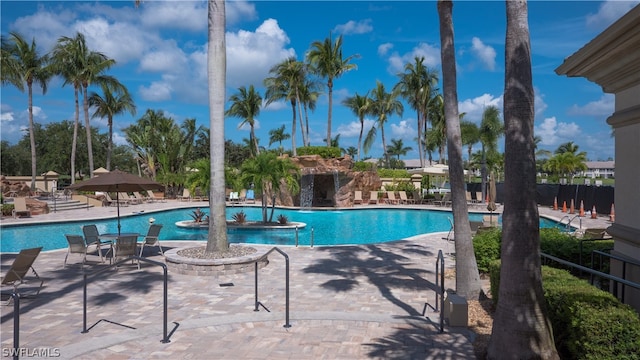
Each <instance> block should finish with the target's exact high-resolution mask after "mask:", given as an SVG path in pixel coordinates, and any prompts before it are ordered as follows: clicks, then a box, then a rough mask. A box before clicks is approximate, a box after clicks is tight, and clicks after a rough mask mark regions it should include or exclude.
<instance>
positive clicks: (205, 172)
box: [185, 158, 211, 199]
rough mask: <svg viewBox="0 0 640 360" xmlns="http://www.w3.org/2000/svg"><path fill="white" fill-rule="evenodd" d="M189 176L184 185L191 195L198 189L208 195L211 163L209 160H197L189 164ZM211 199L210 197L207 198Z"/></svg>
mask: <svg viewBox="0 0 640 360" xmlns="http://www.w3.org/2000/svg"><path fill="white" fill-rule="evenodd" d="M189 169H191V171H189V174H188V175H187V179H186V182H185V185H186V186H187V188H188V189H189V191H191V193H192V194H195V193H196V189H198V188H199V189H200V190H202V191H204V192H205V193H207V194H209V192H210V190H211V161H210V160H209V159H204V158H203V159H198V160H196V161H194V162H192V163H190V164H189ZM207 197H208V198H209V199H211V197H210V195H209V196H207Z"/></svg>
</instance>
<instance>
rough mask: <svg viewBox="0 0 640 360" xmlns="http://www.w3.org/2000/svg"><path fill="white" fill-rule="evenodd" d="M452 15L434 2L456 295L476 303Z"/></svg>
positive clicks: (441, 3)
mask: <svg viewBox="0 0 640 360" xmlns="http://www.w3.org/2000/svg"><path fill="white" fill-rule="evenodd" d="M452 12H453V3H452V2H451V1H442V0H440V1H438V16H439V18H440V44H441V59H442V61H441V62H442V80H443V90H444V114H445V118H446V133H447V150H448V154H449V181H450V182H451V200H452V211H453V224H454V234H455V235H454V236H455V239H456V241H455V247H456V292H457V293H458V294H460V295H462V296H464V297H466V298H468V299H477V298H478V297H479V295H480V291H481V290H482V284H481V283H480V273H479V272H478V265H477V263H476V258H475V254H474V250H473V242H472V239H471V226H470V225H469V213H468V211H467V210H468V209H467V200H466V196H465V194H466V189H465V184H464V168H463V166H462V140H461V137H460V116H459V114H458V90H457V85H456V59H455V47H454V37H453V19H452V18H453V14H452Z"/></svg>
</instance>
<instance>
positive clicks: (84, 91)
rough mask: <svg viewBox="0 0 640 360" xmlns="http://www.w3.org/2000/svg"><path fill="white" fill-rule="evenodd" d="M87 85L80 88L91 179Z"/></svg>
mask: <svg viewBox="0 0 640 360" xmlns="http://www.w3.org/2000/svg"><path fill="white" fill-rule="evenodd" d="M88 87H89V86H88V85H83V86H82V108H83V110H84V126H85V127H86V129H85V130H86V132H87V156H88V159H89V177H93V145H92V141H91V124H90V123H89V98H88V95H87V88H88Z"/></svg>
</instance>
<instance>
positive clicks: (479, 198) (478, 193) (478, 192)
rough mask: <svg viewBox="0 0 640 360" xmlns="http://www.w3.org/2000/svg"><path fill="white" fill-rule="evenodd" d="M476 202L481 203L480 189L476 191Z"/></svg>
mask: <svg viewBox="0 0 640 360" xmlns="http://www.w3.org/2000/svg"><path fill="white" fill-rule="evenodd" d="M476 202H477V203H478V204H482V191H476Z"/></svg>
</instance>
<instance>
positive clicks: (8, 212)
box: [2, 204, 14, 216]
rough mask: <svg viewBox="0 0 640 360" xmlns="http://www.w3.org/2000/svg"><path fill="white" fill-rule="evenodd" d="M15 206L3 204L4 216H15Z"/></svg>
mask: <svg viewBox="0 0 640 360" xmlns="http://www.w3.org/2000/svg"><path fill="white" fill-rule="evenodd" d="M13 209H14V206H13V204H2V216H11V215H13Z"/></svg>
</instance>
